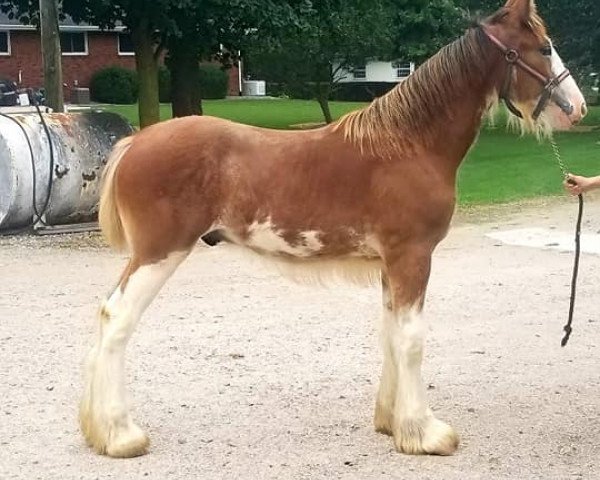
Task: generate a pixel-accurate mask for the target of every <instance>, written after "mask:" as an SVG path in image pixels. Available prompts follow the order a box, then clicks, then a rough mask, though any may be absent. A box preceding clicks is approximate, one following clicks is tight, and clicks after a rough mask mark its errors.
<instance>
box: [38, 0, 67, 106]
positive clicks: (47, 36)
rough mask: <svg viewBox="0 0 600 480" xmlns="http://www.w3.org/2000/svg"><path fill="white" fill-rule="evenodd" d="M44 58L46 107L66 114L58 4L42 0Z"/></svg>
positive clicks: (41, 19) (54, 0) (53, 0)
mask: <svg viewBox="0 0 600 480" xmlns="http://www.w3.org/2000/svg"><path fill="white" fill-rule="evenodd" d="M40 24H41V33H42V58H43V64H44V88H45V90H46V105H48V106H49V107H50V108H52V110H54V111H55V112H64V111H65V105H64V98H63V74H62V58H61V50H60V37H59V33H58V2H57V1H56V0H40Z"/></svg>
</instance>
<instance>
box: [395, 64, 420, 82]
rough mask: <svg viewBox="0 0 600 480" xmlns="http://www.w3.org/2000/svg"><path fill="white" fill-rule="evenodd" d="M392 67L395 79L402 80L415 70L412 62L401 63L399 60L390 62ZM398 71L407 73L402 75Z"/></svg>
mask: <svg viewBox="0 0 600 480" xmlns="http://www.w3.org/2000/svg"><path fill="white" fill-rule="evenodd" d="M392 68H393V69H394V74H395V77H396V80H402V79H404V78H408V77H410V76H411V75H412V74H413V73H414V71H415V67H414V64H413V63H412V62H409V63H401V62H400V61H395V62H393V63H392ZM400 72H403V73H408V75H402V74H401V73H400Z"/></svg>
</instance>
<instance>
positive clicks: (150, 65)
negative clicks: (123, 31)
mask: <svg viewBox="0 0 600 480" xmlns="http://www.w3.org/2000/svg"><path fill="white" fill-rule="evenodd" d="M131 36H132V39H133V45H134V50H135V65H136V69H137V73H138V78H139V83H140V90H139V105H138V108H139V116H140V127H141V128H144V127H147V126H148V125H152V124H154V123H158V122H160V104H159V98H158V59H157V58H156V51H155V43H156V42H155V41H154V38H153V29H152V28H151V27H149V26H148V22H147V21H142V22H141V23H140V24H139V25H137V26H136V27H135V28H133V29H132V31H131Z"/></svg>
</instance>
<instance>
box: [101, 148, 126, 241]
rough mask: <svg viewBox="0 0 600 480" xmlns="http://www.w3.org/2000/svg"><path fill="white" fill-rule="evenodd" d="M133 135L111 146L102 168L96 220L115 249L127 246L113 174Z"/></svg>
mask: <svg viewBox="0 0 600 480" xmlns="http://www.w3.org/2000/svg"><path fill="white" fill-rule="evenodd" d="M132 141H133V136H130V137H126V138H124V139H122V140H120V141H119V142H118V143H117V144H116V145H115V146H114V148H113V150H112V152H111V154H110V157H109V158H108V162H107V164H106V167H105V169H104V176H103V185H102V193H101V195H100V209H99V212H98V222H99V223H100V228H101V229H102V233H103V234H104V238H106V240H107V242H108V244H109V245H110V246H111V247H113V248H114V249H116V250H124V249H125V247H126V246H127V239H126V238H125V231H124V229H123V222H122V221H121V216H120V215H119V210H118V207H117V199H116V194H115V193H116V192H115V174H116V172H117V168H118V166H119V163H120V162H121V159H122V158H123V156H124V155H125V153H126V152H127V150H129V147H130V146H131V143H132Z"/></svg>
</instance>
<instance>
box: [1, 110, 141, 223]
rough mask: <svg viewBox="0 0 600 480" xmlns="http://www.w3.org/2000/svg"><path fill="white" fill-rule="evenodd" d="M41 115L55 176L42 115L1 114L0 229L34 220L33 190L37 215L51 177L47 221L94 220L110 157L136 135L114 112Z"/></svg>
mask: <svg viewBox="0 0 600 480" xmlns="http://www.w3.org/2000/svg"><path fill="white" fill-rule="evenodd" d="M42 115H43V118H44V120H45V121H46V125H47V127H48V130H49V134H50V135H49V136H50V140H51V142H52V147H53V152H54V165H53V168H52V172H50V171H49V168H50V165H51V158H50V146H49V142H48V135H47V134H46V130H45V128H44V125H43V123H42V121H41V119H40V116H39V115H38V113H37V112H31V113H29V112H28V113H15V114H11V115H10V118H7V117H6V116H2V115H0V231H2V230H8V229H15V228H19V227H23V226H26V225H29V224H30V223H31V222H32V219H33V218H34V216H35V210H34V207H33V196H34V191H35V197H36V199H35V202H36V205H37V208H38V211H39V210H40V209H42V207H43V206H44V204H45V201H46V197H47V195H48V183H49V175H52V190H51V195H50V198H49V201H48V206H47V209H46V211H45V222H46V223H48V224H51V225H59V224H66V223H75V222H79V221H89V220H92V219H94V218H95V216H96V214H97V211H98V200H99V194H100V177H101V175H102V170H103V168H104V166H105V164H106V160H107V157H108V154H109V153H110V150H111V148H112V146H113V145H114V144H115V143H116V142H117V141H118V140H119V139H121V138H123V137H125V136H127V135H130V134H131V133H132V132H133V128H132V127H131V125H130V124H129V123H128V122H127V121H126V120H125V119H124V118H123V117H121V116H119V115H116V114H113V113H107V112H94V111H85V112H80V113H43V114H42ZM28 140H29V142H30V144H31V150H32V151H33V157H32V154H31V152H30V149H29V145H28ZM32 158H33V161H32ZM33 169H35V175H34V171H33Z"/></svg>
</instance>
